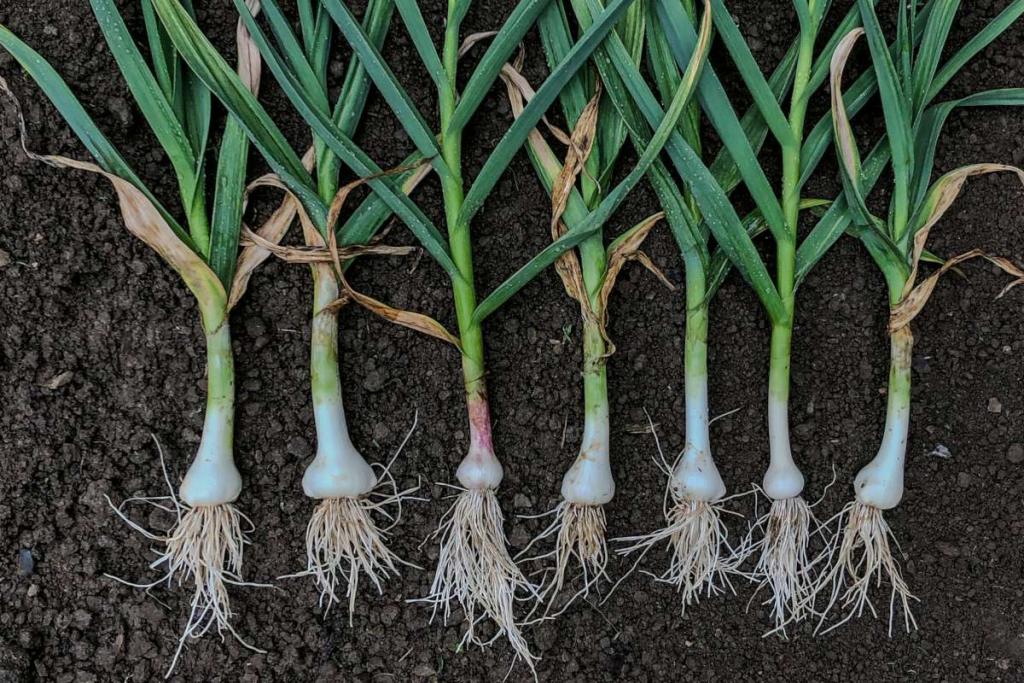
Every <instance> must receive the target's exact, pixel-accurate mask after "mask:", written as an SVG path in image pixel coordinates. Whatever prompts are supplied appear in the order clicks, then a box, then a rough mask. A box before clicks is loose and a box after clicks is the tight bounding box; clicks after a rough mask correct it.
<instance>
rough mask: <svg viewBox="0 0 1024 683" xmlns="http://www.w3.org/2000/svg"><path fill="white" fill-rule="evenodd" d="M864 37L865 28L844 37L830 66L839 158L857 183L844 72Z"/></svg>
mask: <svg viewBox="0 0 1024 683" xmlns="http://www.w3.org/2000/svg"><path fill="white" fill-rule="evenodd" d="M862 35H864V29H863V28H855V29H854V30H852V31H850V32H849V33H847V34H846V35H845V36H843V39H842V40H840V41H839V44H838V45H837V46H836V51H835V52H834V53H832V62H831V63H830V65H829V74H830V76H829V82H830V84H831V90H832V125H833V128H834V130H835V137H836V140H837V141H838V143H837V144H838V148H839V158H840V159H841V160H842V162H843V167H844V168H845V170H846V174H847V175H848V176H849V177H850V178H852V179H854V180H855V181H856V179H857V178H859V177H860V153H859V152H858V151H857V143H856V141H855V140H854V138H853V131H852V129H851V128H850V118H849V116H848V115H847V113H846V105H845V104H844V102H843V70H844V69H845V68H846V62H847V60H849V59H850V53H851V52H852V51H853V48H854V46H855V45H856V44H857V40H858V39H859V38H860V37H861V36H862Z"/></svg>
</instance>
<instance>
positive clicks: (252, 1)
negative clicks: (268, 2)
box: [235, 0, 263, 95]
mask: <svg viewBox="0 0 1024 683" xmlns="http://www.w3.org/2000/svg"><path fill="white" fill-rule="evenodd" d="M245 5H246V7H248V8H249V12H250V14H252V15H253V16H254V17H255V16H256V15H257V14H259V12H260V0H246V2H245ZM235 42H236V44H237V46H238V76H239V78H241V79H242V83H243V84H245V87H246V88H247V89H248V90H249V92H251V93H252V94H253V95H258V94H259V92H260V75H261V73H262V71H263V59H262V58H261V57H260V51H259V48H258V47H256V43H255V41H253V39H252V36H251V35H249V30H248V29H247V28H246V27H245V22H243V21H242V20H241V19H239V20H238V25H237V26H236V28H235Z"/></svg>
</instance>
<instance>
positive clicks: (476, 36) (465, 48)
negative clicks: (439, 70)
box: [459, 31, 498, 59]
mask: <svg viewBox="0 0 1024 683" xmlns="http://www.w3.org/2000/svg"><path fill="white" fill-rule="evenodd" d="M496 35H498V32H497V31H480V32H478V33H471V34H470V35H468V36H466V38H465V40H463V41H462V45H460V46H459V58H460V59H461V58H463V57H465V56H466V53H467V52H469V51H470V50H472V49H473V48H474V47H475V46H476V44H477V43H479V42H480V41H481V40H487V39H488V38H493V37H494V36H496Z"/></svg>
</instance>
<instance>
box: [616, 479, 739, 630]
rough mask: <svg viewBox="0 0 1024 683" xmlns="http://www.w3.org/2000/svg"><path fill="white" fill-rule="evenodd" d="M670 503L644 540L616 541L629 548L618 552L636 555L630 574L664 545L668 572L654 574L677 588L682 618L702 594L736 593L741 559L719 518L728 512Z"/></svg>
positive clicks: (684, 500)
mask: <svg viewBox="0 0 1024 683" xmlns="http://www.w3.org/2000/svg"><path fill="white" fill-rule="evenodd" d="M673 499H674V505H672V506H671V507H668V506H666V510H665V520H666V522H667V524H666V525H665V526H664V527H662V528H661V529H658V530H657V531H654V532H652V533H650V534H646V535H644V536H629V537H626V538H622V539H618V540H619V541H621V542H623V543H627V544H629V545H627V546H625V547H623V548H620V549H618V550H617V551H616V552H618V553H619V554H620V555H632V554H634V553H640V556H639V557H638V558H637V559H636V562H634V563H633V567H632V568H631V569H630V573H631V572H632V571H633V569H635V568H636V567H637V566H638V565H639V564H640V562H641V561H642V560H643V559H644V557H645V556H646V555H647V553H648V552H650V551H651V549H652V548H654V547H655V546H658V545H660V544H661V543H662V542H667V543H668V550H669V553H670V556H671V559H670V561H669V566H668V569H666V570H665V571H664V572H663V573H662V574H660V575H653V574H652V576H654V578H655V579H656V580H657V581H661V582H664V583H667V584H669V585H671V586H674V587H675V589H676V591H677V592H678V593H679V594H680V595H681V597H682V613H683V614H686V608H687V607H689V606H690V605H693V604H696V603H698V602H700V598H701V596H702V595H704V596H706V597H711V596H714V595H719V594H721V593H725V592H726V591H730V592H732V593H735V592H736V590H735V589H734V588H733V585H732V581H731V579H730V577H731V576H732V575H735V574H739V573H740V572H739V571H738V565H739V563H740V558H738V556H737V553H736V551H735V550H734V549H733V548H732V546H730V545H729V542H728V540H727V538H728V535H729V532H728V530H727V529H726V526H725V523H724V522H723V521H722V515H723V514H725V513H727V512H728V511H727V510H725V508H724V507H723V506H722V505H721V503H707V502H704V501H698V500H691V499H688V498H676V497H675V496H673ZM627 576H628V573H627Z"/></svg>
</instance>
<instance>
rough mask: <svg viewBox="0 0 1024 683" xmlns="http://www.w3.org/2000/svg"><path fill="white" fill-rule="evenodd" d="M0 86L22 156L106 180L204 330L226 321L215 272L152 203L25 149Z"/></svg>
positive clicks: (119, 181)
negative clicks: (194, 304) (188, 297)
mask: <svg viewBox="0 0 1024 683" xmlns="http://www.w3.org/2000/svg"><path fill="white" fill-rule="evenodd" d="M0 87H2V88H3V90H4V91H5V92H6V93H7V94H8V95H9V96H10V98H11V99H12V101H13V102H14V109H15V116H16V118H17V123H18V131H19V135H20V136H21V148H22V150H23V151H24V152H25V155H26V156H28V157H29V158H30V159H32V160H34V161H41V162H43V163H44V164H48V165H50V166H53V167H55V168H61V169H65V168H74V169H77V170H80V171H86V172H88V173H95V174H97V175H100V176H103V177H104V178H106V179H107V180H109V181H110V184H111V185H112V186H113V187H114V192H115V193H116V194H117V200H118V206H119V208H120V210H121V218H122V220H123V221H124V224H125V227H126V228H128V232H130V233H132V234H133V235H135V236H136V237H138V238H139V239H140V240H142V241H143V242H145V243H146V244H147V245H149V247H150V248H151V249H153V251H155V252H156V253H157V254H159V255H160V258H162V259H163V260H164V261H166V262H167V264H168V265H170V266H171V267H172V268H174V270H175V271H177V273H178V275H180V276H181V279H182V280H184V281H185V285H186V286H187V287H188V288H189V290H190V291H191V292H192V294H193V295H194V296H195V297H196V300H197V301H198V302H199V310H200V312H201V314H202V317H203V327H204V328H205V329H206V331H207V332H212V331H215V330H216V329H217V328H219V327H220V326H221V325H222V324H223V323H224V322H225V321H226V320H227V294H226V293H225V292H224V286H223V285H221V283H220V280H219V279H217V275H216V274H214V272H213V271H212V270H211V269H210V267H209V266H208V265H206V262H205V261H203V259H202V258H201V257H200V256H199V255H198V254H196V253H195V252H194V251H192V249H191V248H190V247H189V246H188V245H187V244H185V243H184V242H182V241H181V240H180V239H179V238H178V236H177V235H176V234H175V233H174V230H172V229H171V226H170V225H168V224H167V221H166V220H164V217H163V216H162V215H161V213H160V211H159V210H157V208H156V207H155V206H154V205H153V202H151V201H150V200H149V198H148V197H146V195H145V194H143V193H142V191H141V190H139V188H137V187H135V185H133V184H132V183H130V182H128V181H127V180H125V179H124V178H121V177H119V176H116V175H114V174H112V173H107V172H106V171H104V170H103V169H102V168H100V167H99V166H97V165H96V164H93V163H90V162H87V161H78V160H76V159H70V158H68V157H63V156H57V155H50V154H36V153H35V152H33V151H31V150H29V148H28V144H27V142H26V140H27V137H28V135H27V132H26V130H25V118H24V116H23V115H22V111H21V103H20V102H19V101H18V99H17V98H15V97H14V94H13V93H11V92H10V90H8V89H7V88H6V83H4V82H3V81H2V79H0Z"/></svg>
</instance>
